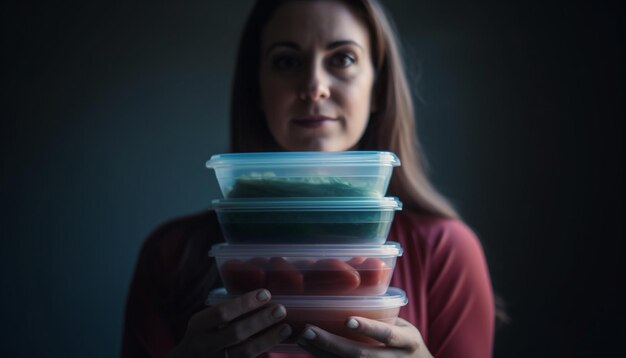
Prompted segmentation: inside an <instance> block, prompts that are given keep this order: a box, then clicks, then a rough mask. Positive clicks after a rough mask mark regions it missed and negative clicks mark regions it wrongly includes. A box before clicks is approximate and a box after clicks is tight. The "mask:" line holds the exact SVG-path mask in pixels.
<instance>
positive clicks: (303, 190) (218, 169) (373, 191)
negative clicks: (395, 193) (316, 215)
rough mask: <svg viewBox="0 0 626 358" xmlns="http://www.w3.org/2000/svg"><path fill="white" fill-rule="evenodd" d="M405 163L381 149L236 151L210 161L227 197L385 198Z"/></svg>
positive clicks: (214, 157) (210, 166) (215, 156)
mask: <svg viewBox="0 0 626 358" xmlns="http://www.w3.org/2000/svg"><path fill="white" fill-rule="evenodd" d="M399 165H400V160H399V159H398V157H397V156H396V155H395V154H393V153H391V152H378V151H348V152H265V153H232V154H217V155H214V156H212V157H211V159H210V160H209V161H207V162H206V166H207V167H208V168H212V169H214V170H215V174H216V176H217V181H218V183H219V186H220V189H221V190H222V194H223V195H224V197H225V198H253V197H285V196H286V197H319V196H325V197H378V198H382V197H383V196H385V193H386V192H387V187H388V185H389V179H390V178H391V172H392V169H393V167H396V166H399Z"/></svg>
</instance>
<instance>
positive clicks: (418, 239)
mask: <svg viewBox="0 0 626 358" xmlns="http://www.w3.org/2000/svg"><path fill="white" fill-rule="evenodd" d="M388 240H390V241H397V242H399V243H400V245H401V246H402V248H403V249H404V254H403V256H401V257H399V258H398V261H397V263H396V268H395V271H394V274H393V277H392V280H391V286H395V287H399V288H402V289H403V290H405V291H406V293H407V297H408V300H409V303H408V305H406V306H404V307H403V308H402V309H401V310H400V317H402V318H404V319H406V320H407V321H409V322H411V323H412V324H413V325H415V327H417V329H418V330H419V331H420V333H421V334H422V337H423V338H424V341H425V343H426V346H427V347H428V349H429V350H430V352H431V353H432V354H433V355H434V356H435V357H437V358H459V357H461V358H484V357H491V355H492V348H493V335H494V323H495V313H494V302H493V293H492V289H491V283H490V279H489V273H488V270H487V265H486V262H485V257H484V254H483V251H482V248H481V246H480V243H479V241H478V239H477V238H476V236H475V235H474V233H473V232H472V231H471V230H470V229H469V228H468V227H467V226H466V225H465V224H463V223H462V222H460V221H458V220H451V219H441V218H436V217H432V216H423V215H418V214H415V213H412V212H409V211H402V212H399V213H397V214H396V216H395V218H394V221H393V224H392V227H391V231H390V233H389V237H388ZM223 241H224V239H223V236H222V233H221V230H220V227H219V225H218V223H217V218H216V216H215V213H214V212H211V211H209V212H205V213H202V214H199V215H195V216H191V217H186V218H182V219H178V220H175V221H172V222H169V223H167V224H165V225H163V226H161V227H160V228H159V229H157V230H156V231H155V232H154V233H153V234H152V235H150V236H149V237H148V239H147V240H146V242H145V243H144V245H143V248H142V250H141V253H140V255H139V260H138V262H137V267H136V270H135V274H134V277H133V280H132V283H131V287H130V291H129V294H128V302H127V306H126V317H125V323H124V333H123V340H122V352H121V356H122V357H162V356H164V354H165V353H166V352H168V351H169V350H171V349H172V348H173V347H174V346H175V345H176V344H177V343H178V342H179V341H180V340H181V339H182V337H183V335H184V333H185V329H186V327H187V321H188V320H189V318H190V317H191V316H192V315H193V314H194V313H195V312H198V311H199V310H201V309H203V308H204V307H205V306H204V300H205V299H206V297H207V295H208V292H209V291H210V290H211V289H213V288H216V287H220V286H222V283H221V280H220V279H219V275H218V273H217V267H216V266H215V262H214V260H212V259H211V258H209V257H208V255H207V253H208V251H209V248H210V247H211V245H213V244H215V243H218V242H223ZM267 356H269V357H288V356H289V355H283V354H269V355H267ZM292 356H293V355H292Z"/></svg>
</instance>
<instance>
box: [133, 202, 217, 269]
mask: <svg viewBox="0 0 626 358" xmlns="http://www.w3.org/2000/svg"><path fill="white" fill-rule="evenodd" d="M222 241H223V236H222V233H221V230H220V227H219V224H218V222H217V216H216V214H215V212H214V211H213V210H206V211H202V212H199V213H195V214H191V215H185V216H180V217H176V218H173V219H169V220H167V221H165V222H164V223H162V224H160V225H158V226H157V227H156V228H155V229H154V230H153V231H152V232H151V233H150V234H149V235H148V237H147V238H146V239H145V241H144V243H143V249H142V252H143V253H144V254H149V255H157V256H160V257H161V259H165V260H166V261H167V258H168V257H177V256H180V255H181V254H184V252H185V251H189V250H194V251H195V250H196V249H202V250H204V249H208V247H210V245H212V244H213V243H217V242H222Z"/></svg>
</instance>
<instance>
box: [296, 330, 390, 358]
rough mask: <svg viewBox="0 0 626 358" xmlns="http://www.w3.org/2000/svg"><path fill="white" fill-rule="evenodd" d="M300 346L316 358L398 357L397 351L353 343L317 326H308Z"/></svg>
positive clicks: (299, 340)
mask: <svg viewBox="0 0 626 358" xmlns="http://www.w3.org/2000/svg"><path fill="white" fill-rule="evenodd" d="M298 345H300V347H301V348H302V349H304V350H306V351H308V352H309V353H311V354H313V355H315V356H316V357H369V356H374V357H397V351H392V350H389V349H386V348H379V347H375V346H371V345H367V344H364V343H360V342H356V341H352V340H349V339H347V338H344V337H341V336H337V335H335V334H332V333H330V332H327V331H325V330H323V329H321V328H319V327H315V326H307V328H306V329H305V330H304V331H303V333H302V335H301V336H300V339H298Z"/></svg>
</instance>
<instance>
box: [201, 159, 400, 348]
mask: <svg viewBox="0 0 626 358" xmlns="http://www.w3.org/2000/svg"><path fill="white" fill-rule="evenodd" d="M398 165H400V161H399V159H398V158H397V156H396V155H395V154H393V153H390V152H366V151H359V152H271V153H240V154H220V155H214V156H213V157H211V159H210V160H209V161H208V162H207V167H209V168H212V169H214V170H215V172H216V175H217V180H218V183H219V185H220V189H221V191H222V194H223V196H224V198H223V199H216V200H213V208H214V210H215V211H216V213H217V216H218V220H219V223H220V225H221V227H222V231H223V233H224V237H225V239H226V243H224V244H217V245H214V246H213V247H212V248H211V251H210V252H209V256H212V257H214V258H215V260H216V263H217V266H218V269H219V272H220V275H221V278H222V281H223V283H224V286H225V287H224V288H221V289H218V290H214V291H212V292H211V293H210V294H209V297H208V299H207V304H209V305H213V304H217V303H219V302H222V301H224V300H227V299H231V298H232V297H235V296H237V295H240V294H243V293H246V292H249V291H251V290H254V289H257V288H267V289H269V290H270V292H271V293H272V300H273V301H274V302H276V303H280V304H283V305H284V306H285V308H286V309H287V318H286V319H285V321H286V323H288V324H290V325H291V326H292V328H293V330H294V332H296V333H299V332H300V331H301V330H302V328H304V326H305V324H307V323H309V324H314V325H316V326H319V327H321V328H323V329H326V330H328V331H330V332H333V333H335V334H338V335H341V336H344V337H349V338H353V339H359V340H363V339H364V338H363V337H362V336H352V335H351V333H350V332H349V330H347V329H346V328H345V327H344V323H345V321H346V319H347V318H348V317H349V316H363V317H368V318H372V319H377V320H380V321H385V322H392V321H393V320H395V318H396V317H397V315H398V312H399V310H400V307H401V306H403V305H405V304H406V303H407V300H406V295H405V293H404V292H403V291H402V290H400V289H397V288H393V287H389V282H390V280H391V276H392V273H393V269H394V267H395V264H396V258H397V257H398V256H400V255H401V254H402V248H401V247H400V245H399V244H398V243H395V242H386V240H387V235H388V233H389V229H390V227H391V223H392V221H393V217H394V213H395V211H397V210H401V208H402V203H400V201H399V200H398V199H397V198H393V197H384V194H385V192H386V191H387V187H388V185H389V180H390V178H391V173H392V169H393V167H395V166H398ZM365 341H366V342H370V343H374V342H371V341H368V340H365ZM296 348H297V346H295V345H293V344H292V345H290V344H286V345H281V346H280V347H277V350H282V351H290V350H294V349H296Z"/></svg>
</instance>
